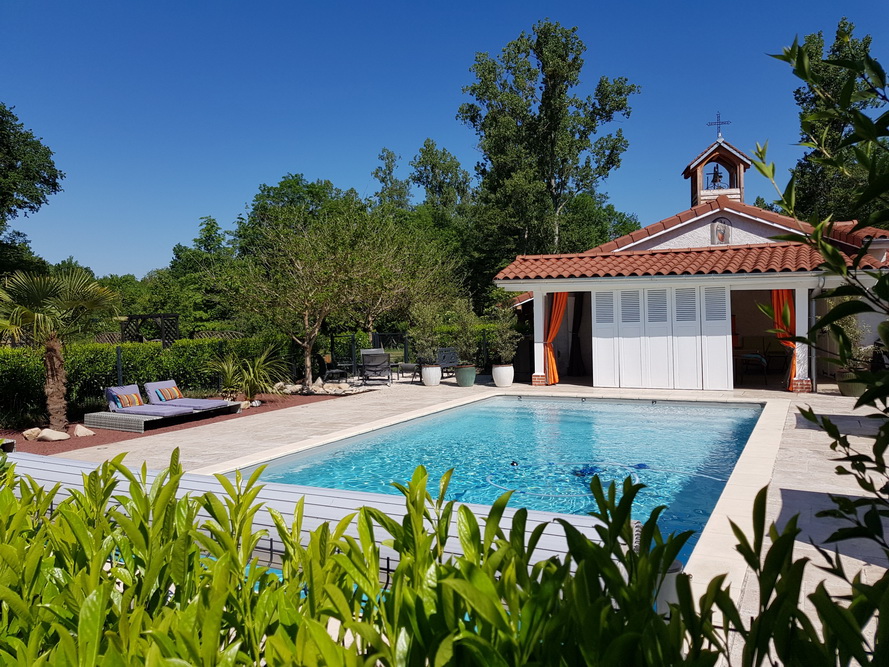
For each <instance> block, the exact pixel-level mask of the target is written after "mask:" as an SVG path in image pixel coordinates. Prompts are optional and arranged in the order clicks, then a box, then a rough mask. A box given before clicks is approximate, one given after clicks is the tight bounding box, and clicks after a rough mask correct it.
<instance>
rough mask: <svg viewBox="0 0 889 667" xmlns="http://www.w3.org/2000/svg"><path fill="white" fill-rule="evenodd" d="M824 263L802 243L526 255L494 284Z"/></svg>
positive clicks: (870, 264)
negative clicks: (504, 281)
mask: <svg viewBox="0 0 889 667" xmlns="http://www.w3.org/2000/svg"><path fill="white" fill-rule="evenodd" d="M606 245H607V244H606ZM850 261H851V260H850ZM821 263H822V259H821V256H820V255H819V254H818V253H817V252H816V251H814V250H813V249H811V248H809V247H808V246H806V245H803V244H801V243H762V244H757V245H743V246H715V247H709V248H686V249H665V250H643V251H625V252H616V253H615V252H600V253H596V254H591V253H583V254H578V255H521V256H519V257H516V260H515V261H514V262H513V263H512V264H510V265H509V266H507V267H506V268H505V269H503V270H502V271H501V272H500V273H498V274H497V275H496V276H495V280H529V279H547V278H611V277H627V276H691V275H714V274H737V273H788V272H795V271H815V270H817V269H818V268H819V267H820V266H821ZM878 266H879V265H878V264H877V263H876V262H875V261H873V260H871V261H867V260H865V261H864V262H862V264H861V267H862V268H878Z"/></svg>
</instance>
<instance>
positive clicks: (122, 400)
mask: <svg viewBox="0 0 889 667" xmlns="http://www.w3.org/2000/svg"><path fill="white" fill-rule="evenodd" d="M114 400H115V402H116V403H117V407H119V408H132V407H133V406H136V405H145V403H143V402H142V396H140V395H139V394H115V395H114Z"/></svg>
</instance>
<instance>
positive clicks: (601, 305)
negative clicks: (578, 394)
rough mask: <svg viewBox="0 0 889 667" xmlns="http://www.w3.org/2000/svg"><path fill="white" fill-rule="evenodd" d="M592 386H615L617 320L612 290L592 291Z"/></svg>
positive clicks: (616, 384) (616, 378) (616, 375)
mask: <svg viewBox="0 0 889 667" xmlns="http://www.w3.org/2000/svg"><path fill="white" fill-rule="evenodd" d="M592 297H593V298H592V299H590V301H591V306H592V309H593V317H592V322H593V386H594V387H617V386H618V372H617V339H618V331H617V321H616V318H615V312H614V310H615V308H614V292H593V295H592Z"/></svg>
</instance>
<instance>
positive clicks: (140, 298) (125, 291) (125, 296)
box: [97, 273, 151, 315]
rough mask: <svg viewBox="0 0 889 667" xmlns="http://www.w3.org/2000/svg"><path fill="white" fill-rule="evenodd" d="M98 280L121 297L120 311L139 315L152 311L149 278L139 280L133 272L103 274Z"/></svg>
mask: <svg viewBox="0 0 889 667" xmlns="http://www.w3.org/2000/svg"><path fill="white" fill-rule="evenodd" d="M97 282H98V283H99V284H100V285H102V287H105V288H107V289H109V290H111V291H112V292H115V293H116V294H117V295H118V296H119V297H120V305H119V309H120V312H121V313H123V314H126V315H137V314H140V313H148V312H150V308H149V306H148V304H149V301H150V299H151V285H150V284H149V282H148V280H147V279H146V280H139V279H138V278H136V276H134V275H133V274H132V273H125V274H123V275H117V274H114V273H111V274H108V275H107V276H102V277H101V278H99V279H98V280H97Z"/></svg>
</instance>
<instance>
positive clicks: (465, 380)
mask: <svg viewBox="0 0 889 667" xmlns="http://www.w3.org/2000/svg"><path fill="white" fill-rule="evenodd" d="M475 373H476V370H475V366H469V365H466V366H457V368H455V369H454V375H455V376H456V378H457V386H459V387H471V386H472V385H474V384H475Z"/></svg>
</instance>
